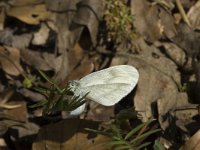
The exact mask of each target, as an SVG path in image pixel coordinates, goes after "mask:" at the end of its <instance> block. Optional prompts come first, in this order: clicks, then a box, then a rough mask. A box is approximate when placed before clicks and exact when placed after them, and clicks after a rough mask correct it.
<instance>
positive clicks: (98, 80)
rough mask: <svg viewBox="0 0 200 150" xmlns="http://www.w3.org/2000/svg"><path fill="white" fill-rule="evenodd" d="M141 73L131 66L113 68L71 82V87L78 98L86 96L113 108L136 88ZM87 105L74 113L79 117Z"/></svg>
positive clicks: (72, 113) (73, 113)
mask: <svg viewBox="0 0 200 150" xmlns="http://www.w3.org/2000/svg"><path fill="white" fill-rule="evenodd" d="M138 79H139V73H138V71H137V70H136V68H134V67H132V66H129V65H119V66H113V67H110V68H107V69H103V70H100V71H97V72H93V73H91V74H89V75H87V76H85V77H83V78H81V79H80V80H74V81H71V82H70V84H69V86H70V87H71V89H72V91H73V92H74V94H75V95H76V96H78V95H80V96H84V95H85V94H86V93H88V92H89V94H88V95H87V96H86V98H87V99H90V100H92V101H95V102H97V103H99V104H101V105H104V106H112V105H114V104H116V103H117V102H119V101H120V100H121V99H122V98H124V97H125V96H126V95H128V94H129V93H130V92H131V91H132V90H133V88H134V87H135V86H136V84H137V82H138ZM84 109H85V104H84V105H82V106H80V107H79V108H77V109H76V110H74V111H72V112H71V113H70V114H71V115H77V114H80V113H82V112H83V111H84Z"/></svg>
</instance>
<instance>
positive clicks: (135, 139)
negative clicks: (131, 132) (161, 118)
mask: <svg viewBox="0 0 200 150" xmlns="http://www.w3.org/2000/svg"><path fill="white" fill-rule="evenodd" d="M159 131H161V129H155V130H152V131H149V132H146V133H144V134H142V135H140V136H138V137H136V138H134V139H133V140H132V141H131V142H130V143H131V144H134V143H136V142H137V141H139V140H141V139H142V138H145V137H147V136H149V135H151V134H154V133H156V132H159Z"/></svg>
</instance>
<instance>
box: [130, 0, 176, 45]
mask: <svg viewBox="0 0 200 150" xmlns="http://www.w3.org/2000/svg"><path fill="white" fill-rule="evenodd" d="M166 4H167V2H166ZM168 9H170V7H169V8H167V7H164V8H163V7H162V5H159V4H157V5H156V4H153V3H150V2H148V1H147V0H132V1H131V12H132V14H133V16H134V22H133V23H134V26H135V27H136V31H138V32H139V34H140V35H142V36H143V37H144V38H145V39H146V40H148V41H150V42H154V41H156V40H158V39H159V38H160V37H161V36H162V35H163V34H165V35H166V36H167V37H168V38H171V37H173V36H174V35H175V34H176V29H175V25H174V23H175V20H174V18H173V17H172V15H171V14H170V11H169V10H168Z"/></svg>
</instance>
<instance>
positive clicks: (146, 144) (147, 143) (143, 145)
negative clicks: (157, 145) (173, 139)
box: [137, 142, 151, 150]
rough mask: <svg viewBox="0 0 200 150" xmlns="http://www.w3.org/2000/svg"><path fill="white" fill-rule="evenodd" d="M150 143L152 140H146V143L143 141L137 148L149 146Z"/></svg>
mask: <svg viewBox="0 0 200 150" xmlns="http://www.w3.org/2000/svg"><path fill="white" fill-rule="evenodd" d="M149 144H151V142H146V143H143V144H142V145H140V146H138V147H137V149H138V150H139V149H142V148H145V147H147V146H148V145H149Z"/></svg>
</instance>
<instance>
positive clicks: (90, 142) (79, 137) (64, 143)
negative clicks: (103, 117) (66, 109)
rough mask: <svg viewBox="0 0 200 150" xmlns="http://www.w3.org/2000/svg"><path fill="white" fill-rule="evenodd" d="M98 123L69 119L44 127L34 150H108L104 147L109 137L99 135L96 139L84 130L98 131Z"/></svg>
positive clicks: (34, 145) (34, 144)
mask: <svg viewBox="0 0 200 150" xmlns="http://www.w3.org/2000/svg"><path fill="white" fill-rule="evenodd" d="M97 127H98V122H93V121H87V120H80V119H67V120H63V121H61V122H58V123H54V124H50V125H47V126H45V127H43V128H42V129H41V130H40V131H39V134H38V137H37V139H36V141H35V142H34V143H33V146H32V149H33V150H44V149H45V148H46V147H48V149H49V150H55V149H60V147H62V149H69V150H73V149H76V150H86V149H87V150H108V149H106V148H105V147H104V145H103V144H104V143H105V142H106V141H107V140H108V138H107V137H104V136H101V135H98V136H97V137H95V138H94V136H92V134H91V135H90V134H88V133H87V132H85V131H84V128H91V129H97Z"/></svg>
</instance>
